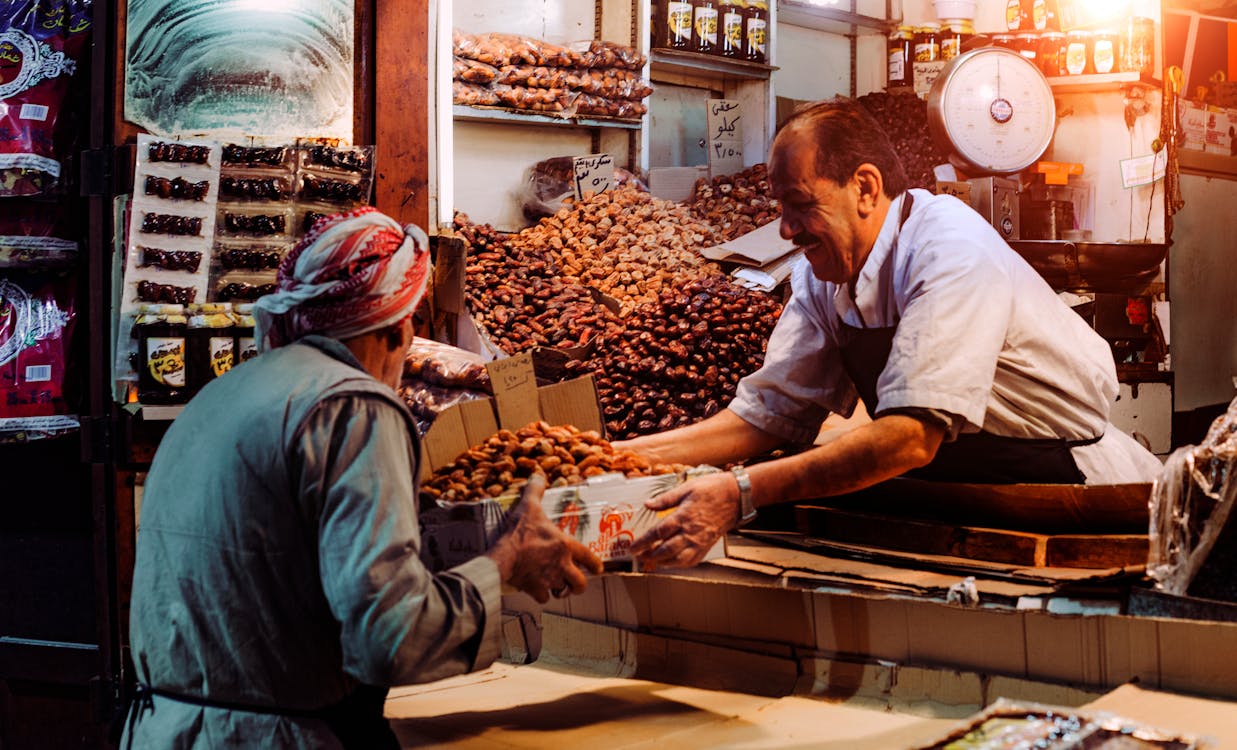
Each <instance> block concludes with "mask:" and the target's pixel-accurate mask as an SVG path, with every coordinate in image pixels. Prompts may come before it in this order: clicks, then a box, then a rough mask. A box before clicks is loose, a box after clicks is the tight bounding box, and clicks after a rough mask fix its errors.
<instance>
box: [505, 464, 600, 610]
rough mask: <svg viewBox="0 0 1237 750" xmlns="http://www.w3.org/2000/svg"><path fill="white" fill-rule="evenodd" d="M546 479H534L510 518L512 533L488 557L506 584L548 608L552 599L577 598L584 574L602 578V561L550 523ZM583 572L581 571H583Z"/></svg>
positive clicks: (541, 477)
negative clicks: (545, 498) (545, 506)
mask: <svg viewBox="0 0 1237 750" xmlns="http://www.w3.org/2000/svg"><path fill="white" fill-rule="evenodd" d="M544 494H545V476H544V475H542V474H534V475H533V476H532V477H530V478H529V480H528V484H526V485H525V486H524V492H523V494H522V495H521V497H520V500H519V502H517V503H516V504H515V505H513V506H512V507H511V510H510V511H509V516H508V525H509V528H510V531H508V532H507V533H506V534H504V535H503V536H502V537H501V538H500V539H499V540H498V542H497V543H496V544H495V545H494V547H493V548H492V549H491V550H490V552H489V553H488V554H489V556H490V557H491V558H493V559H494V561H495V562H496V563H497V564H498V569H499V572H500V573H501V574H502V578H503V581H504V582H506V583H509V584H511V585H512V586H514V587H516V588H517V589H519V590H520V591H523V592H525V593H526V594H528V595H529V596H531V597H533V598H534V599H536V600H537V601H538V602H541V603H542V604H544V603H545V602H547V601H549V599H550V595H551V594H553V595H554V596H566V595H567V594H568V593H572V594H579V593H581V592H583V591H584V589H585V587H586V586H587V585H588V579H587V578H586V577H585V575H584V574H585V572H586V571H587V572H589V573H594V574H596V573H600V572H601V570H602V567H601V560H599V559H597V556H596V555H594V554H593V553H592V552H589V551H588V547H585V546H584V545H583V544H580V542H578V541H576V540H575V539H572V538H571V537H569V536H567V535H566V534H564V533H563V532H561V531H559V530H558V527H557V526H555V525H554V524H553V523H551V522H550V519H549V518H547V517H546V514H545V511H543V510H542V509H541V496H542V495H544ZM582 569H583V570H582Z"/></svg>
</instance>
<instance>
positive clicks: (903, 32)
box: [887, 26, 915, 88]
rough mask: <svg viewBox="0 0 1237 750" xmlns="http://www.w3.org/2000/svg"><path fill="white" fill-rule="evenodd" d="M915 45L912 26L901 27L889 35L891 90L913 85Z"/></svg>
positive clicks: (889, 84)
mask: <svg viewBox="0 0 1237 750" xmlns="http://www.w3.org/2000/svg"><path fill="white" fill-rule="evenodd" d="M914 44H915V29H914V27H912V26H899V27H898V28H896V29H894V30H893V33H892V34H890V35H889V46H888V48H887V49H888V50H889V69H888V70H889V83H888V86H889V88H895V87H898V86H910V85H911V57H912V55H913V54H914V51H913V47H914Z"/></svg>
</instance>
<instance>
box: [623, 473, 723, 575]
mask: <svg viewBox="0 0 1237 750" xmlns="http://www.w3.org/2000/svg"><path fill="white" fill-rule="evenodd" d="M645 506H647V507H648V508H650V509H652V510H665V509H667V508H675V507H676V506H677V509H676V510H675V511H674V513H671V514H670V515H669V516H667V517H666V518H664V519H663V520H662V521H661V523H659V524H657V525H656V526H654V527H653V528H651V529H649V530H648V531H647V532H645V534H644V535H643V536H641V537H640V538H639V539H637V540H636V541H635V543H634V544H632V547H631V551H632V554H633V555H635V556H636V558H637V559H638V560H639V561H640V565H641V567H643V568H644V569H645V570H656V569H657V568H685V567H690V566H692V565H695V564H696V563H698V562H700V561H701V560H702V559H704V556H705V554H706V553H707V552H708V551H709V550H710V549H712V547H713V545H714V544H715V543H717V540H718V539H719V538H721V536H722V534H725V533H726V532H727V531H729V530H730V529H731V528H733V527H734V526H735V524H737V523H738V522H739V485H738V483H737V482H736V481H735V478H734V476H733V475H731V474H730V472H720V473H717V474H708V475H706V476H702V477H697V478H696V479H692V480H689V481H687V482H684V483H683V484H681V485H679V486H678V487H675V488H674V489H671V490H667V491H666V492H663V493H662V494H660V495H658V496H657V497H655V498H653V499H651V500H649V501H647V502H646V503H645Z"/></svg>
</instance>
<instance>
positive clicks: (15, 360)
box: [0, 274, 76, 431]
mask: <svg viewBox="0 0 1237 750" xmlns="http://www.w3.org/2000/svg"><path fill="white" fill-rule="evenodd" d="M73 286H74V285H73V279H72V277H66V276H57V275H47V274H12V275H9V276H6V277H3V278H0V420H10V419H14V418H26V417H41V416H48V415H54V414H65V413H67V411H68V405H67V404H66V403H65V394H64V391H65V372H66V369H67V366H68V352H69V340H70V337H71V335H72V332H73V322H74V320H75V318H76V305H75V304H74V301H73V294H72V289H73ZM13 427H14V425H12V424H6V425H5V428H4V431H12V429H13Z"/></svg>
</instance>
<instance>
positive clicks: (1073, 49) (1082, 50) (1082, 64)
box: [1065, 29, 1095, 76]
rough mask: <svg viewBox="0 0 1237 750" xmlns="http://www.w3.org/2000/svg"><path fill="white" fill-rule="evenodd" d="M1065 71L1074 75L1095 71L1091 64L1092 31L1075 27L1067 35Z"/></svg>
mask: <svg viewBox="0 0 1237 750" xmlns="http://www.w3.org/2000/svg"><path fill="white" fill-rule="evenodd" d="M1065 72H1066V73H1068V74H1069V75H1072V76H1080V75H1086V74H1087V73H1094V72H1095V68H1093V67H1092V65H1091V32H1090V31H1085V30H1083V29H1075V30H1074V31H1071V32H1070V33H1069V35H1068V36H1066V37H1065Z"/></svg>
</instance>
